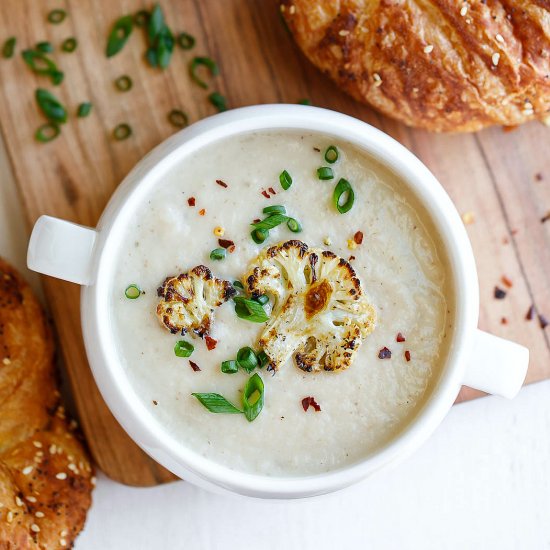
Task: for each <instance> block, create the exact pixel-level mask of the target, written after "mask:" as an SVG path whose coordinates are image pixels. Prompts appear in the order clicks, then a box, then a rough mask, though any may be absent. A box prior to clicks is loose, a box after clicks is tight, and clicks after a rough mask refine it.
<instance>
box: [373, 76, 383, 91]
mask: <svg viewBox="0 0 550 550" xmlns="http://www.w3.org/2000/svg"><path fill="white" fill-rule="evenodd" d="M372 79H373V80H374V85H375V87H376V88H378V86H382V78H381V76H380V75H379V74H378V73H374V74H373V75H372Z"/></svg>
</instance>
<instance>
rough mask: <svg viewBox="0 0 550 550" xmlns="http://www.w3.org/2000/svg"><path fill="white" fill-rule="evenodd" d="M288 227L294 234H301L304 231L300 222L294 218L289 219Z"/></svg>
mask: <svg viewBox="0 0 550 550" xmlns="http://www.w3.org/2000/svg"><path fill="white" fill-rule="evenodd" d="M286 226H287V227H288V228H289V229H290V230H291V231H292V232H293V233H300V231H302V226H301V225H300V222H299V221H298V220H295V219H294V218H288V221H287V222H286Z"/></svg>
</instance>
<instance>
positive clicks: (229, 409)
mask: <svg viewBox="0 0 550 550" xmlns="http://www.w3.org/2000/svg"><path fill="white" fill-rule="evenodd" d="M191 395H192V396H193V397H196V398H197V399H198V400H199V401H200V402H201V404H202V405H203V406H204V407H206V408H207V409H208V410H209V411H210V412H211V413H228V414H241V413H242V412H243V411H241V410H239V409H237V407H235V405H233V404H232V403H230V402H229V401H228V400H227V399H226V398H225V397H223V396H222V395H220V394H219V393H192V394H191Z"/></svg>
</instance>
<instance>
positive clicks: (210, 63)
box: [189, 57, 220, 89]
mask: <svg viewBox="0 0 550 550" xmlns="http://www.w3.org/2000/svg"><path fill="white" fill-rule="evenodd" d="M199 67H206V68H207V69H208V70H209V71H210V74H211V75H212V76H217V75H218V74H219V72H220V69H219V68H218V65H217V64H216V62H215V61H214V60H213V59H210V58H209V57H194V58H193V59H192V61H191V63H190V65H189V73H190V74H191V78H192V79H193V80H194V81H195V82H196V83H197V84H198V85H199V86H200V87H201V88H204V89H206V88H208V84H207V83H206V82H205V81H204V80H202V79H201V78H200V77H199V76H198V75H197V69H198V68H199Z"/></svg>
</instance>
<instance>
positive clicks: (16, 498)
mask: <svg viewBox="0 0 550 550" xmlns="http://www.w3.org/2000/svg"><path fill="white" fill-rule="evenodd" d="M15 504H17V506H21V507H22V506H23V501H22V500H21V499H20V498H19V495H15Z"/></svg>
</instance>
